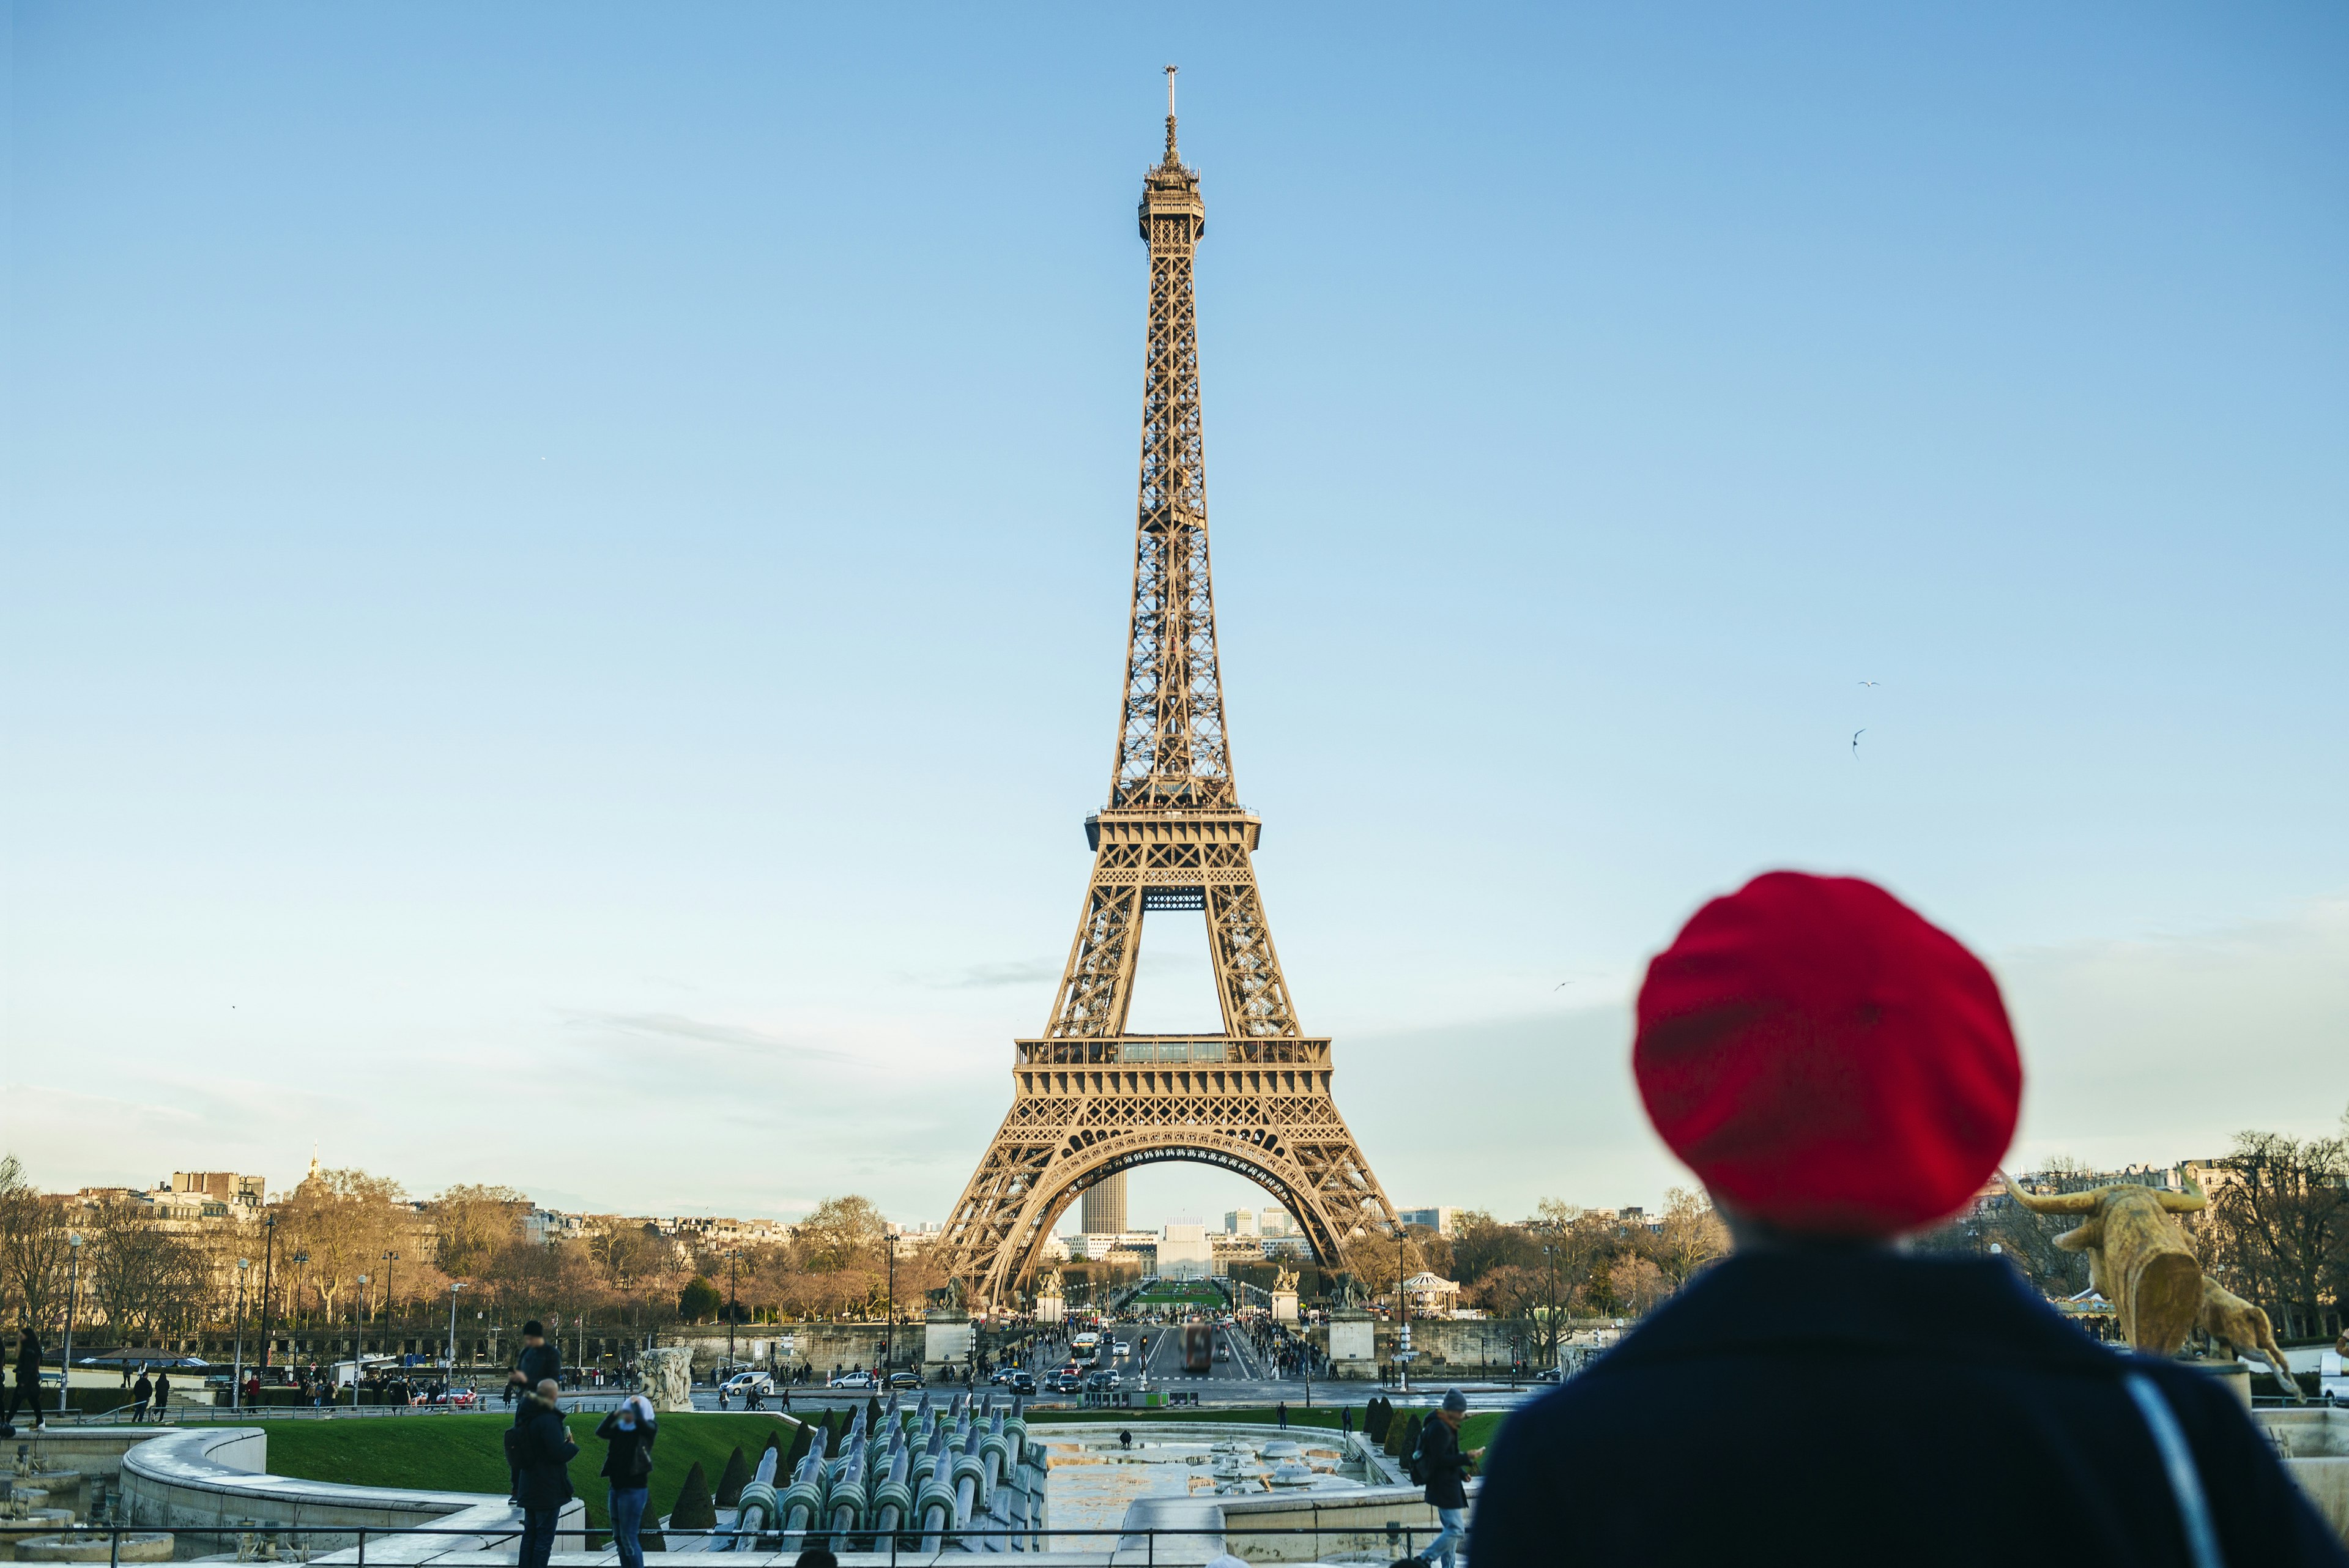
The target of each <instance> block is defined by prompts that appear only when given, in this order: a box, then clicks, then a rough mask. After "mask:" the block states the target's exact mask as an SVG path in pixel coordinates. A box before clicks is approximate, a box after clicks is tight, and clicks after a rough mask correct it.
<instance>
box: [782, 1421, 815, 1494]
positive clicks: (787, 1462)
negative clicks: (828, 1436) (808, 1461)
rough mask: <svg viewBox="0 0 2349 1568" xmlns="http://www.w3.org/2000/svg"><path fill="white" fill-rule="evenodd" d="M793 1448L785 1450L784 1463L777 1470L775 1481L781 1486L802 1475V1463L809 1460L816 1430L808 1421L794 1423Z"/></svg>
mask: <svg viewBox="0 0 2349 1568" xmlns="http://www.w3.org/2000/svg"><path fill="white" fill-rule="evenodd" d="M792 1427H793V1428H795V1429H794V1430H793V1431H792V1446H791V1447H790V1448H788V1449H784V1450H783V1462H782V1464H781V1466H780V1467H778V1468H777V1469H776V1472H775V1480H776V1481H777V1482H778V1483H779V1484H780V1483H781V1482H783V1481H785V1480H789V1479H790V1478H791V1477H792V1476H796V1475H798V1474H799V1473H800V1461H801V1460H802V1459H805V1458H807V1451H808V1445H809V1444H810V1443H812V1442H813V1441H814V1440H815V1428H814V1427H813V1426H812V1424H811V1423H809V1422H806V1421H794V1422H792Z"/></svg>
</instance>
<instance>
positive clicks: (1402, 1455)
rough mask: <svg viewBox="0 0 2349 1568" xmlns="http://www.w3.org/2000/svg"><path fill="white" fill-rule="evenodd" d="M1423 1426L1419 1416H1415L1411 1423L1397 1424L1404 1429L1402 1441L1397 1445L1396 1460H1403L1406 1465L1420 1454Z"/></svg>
mask: <svg viewBox="0 0 2349 1568" xmlns="http://www.w3.org/2000/svg"><path fill="white" fill-rule="evenodd" d="M1421 1424H1422V1423H1421V1420H1420V1417H1417V1416H1413V1417H1412V1418H1411V1419H1410V1420H1409V1421H1403V1422H1397V1423H1396V1425H1398V1426H1400V1427H1402V1442H1400V1443H1397V1444H1396V1445H1395V1450H1394V1454H1395V1458H1397V1459H1401V1460H1402V1461H1403V1462H1404V1463H1406V1464H1408V1463H1410V1462H1411V1456H1412V1455H1413V1454H1415V1453H1417V1452H1419V1428H1420V1426H1421Z"/></svg>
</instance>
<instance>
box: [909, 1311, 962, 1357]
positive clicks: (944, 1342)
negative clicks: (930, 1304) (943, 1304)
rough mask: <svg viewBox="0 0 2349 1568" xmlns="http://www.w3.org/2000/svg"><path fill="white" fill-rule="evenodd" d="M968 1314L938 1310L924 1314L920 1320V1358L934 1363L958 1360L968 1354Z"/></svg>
mask: <svg viewBox="0 0 2349 1568" xmlns="http://www.w3.org/2000/svg"><path fill="white" fill-rule="evenodd" d="M972 1343H973V1341H972V1338H971V1328H970V1314H968V1313H967V1312H950V1311H947V1310H946V1309H943V1308H941V1309H940V1310H938V1311H936V1312H933V1313H929V1314H925V1316H924V1318H923V1320H922V1359H923V1360H924V1361H926V1362H929V1363H931V1364H933V1365H936V1363H938V1362H941V1361H960V1360H962V1359H964V1358H965V1357H966V1356H968V1355H969V1354H970V1350H971V1345H972Z"/></svg>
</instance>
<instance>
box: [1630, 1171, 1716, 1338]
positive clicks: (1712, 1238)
mask: <svg viewBox="0 0 2349 1568" xmlns="http://www.w3.org/2000/svg"><path fill="white" fill-rule="evenodd" d="M1648 1255H1649V1256H1650V1257H1651V1259H1653V1260H1654V1262H1655V1265H1656V1268H1657V1270H1658V1272H1661V1274H1662V1276H1663V1280H1664V1284H1665V1288H1666V1289H1667V1291H1677V1290H1679V1289H1680V1288H1681V1287H1682V1285H1685V1284H1687V1283H1688V1282H1689V1281H1690V1280H1692V1279H1693V1278H1695V1277H1696V1274H1697V1272H1698V1271H1699V1270H1701V1269H1702V1268H1703V1267H1704V1266H1705V1265H1706V1264H1707V1263H1710V1262H1714V1261H1715V1260H1717V1259H1720V1258H1724V1257H1727V1256H1728V1255H1729V1227H1728V1226H1726V1225H1724V1224H1723V1223H1722V1221H1721V1216H1720V1215H1719V1214H1717V1213H1715V1212H1714V1211H1713V1202H1712V1200H1711V1199H1708V1198H1707V1197H1706V1196H1705V1195H1704V1194H1703V1193H1702V1192H1691V1191H1690V1190H1689V1189H1686V1188H1684V1187H1674V1188H1671V1189H1667V1190H1666V1191H1665V1193H1664V1218H1663V1223H1662V1224H1661V1226H1660V1227H1659V1228H1658V1229H1657V1231H1656V1234H1655V1237H1654V1239H1653V1241H1652V1242H1651V1245H1650V1246H1649V1248H1648ZM1618 1294H1620V1292H1618ZM1641 1310H1642V1311H1644V1310H1646V1309H1645V1308H1642V1309H1641Z"/></svg>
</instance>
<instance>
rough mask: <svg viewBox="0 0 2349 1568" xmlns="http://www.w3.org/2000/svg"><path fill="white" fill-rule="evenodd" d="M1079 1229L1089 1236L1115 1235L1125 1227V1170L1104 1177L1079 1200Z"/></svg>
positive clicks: (1087, 1189) (1086, 1190)
mask: <svg viewBox="0 0 2349 1568" xmlns="http://www.w3.org/2000/svg"><path fill="white" fill-rule="evenodd" d="M1077 1203H1078V1210H1077V1212H1078V1220H1077V1229H1079V1230H1080V1231H1083V1232H1084V1233H1085V1234H1086V1235H1088V1236H1102V1235H1115V1234H1116V1233H1117V1232H1119V1231H1123V1230H1124V1229H1125V1172H1123V1171H1122V1170H1121V1171H1119V1172H1118V1173H1117V1174H1116V1175H1115V1176H1110V1177H1104V1178H1102V1179H1101V1180H1099V1181H1097V1182H1095V1183H1093V1184H1092V1186H1091V1187H1088V1188H1086V1189H1085V1195H1084V1196H1083V1197H1082V1198H1081V1199H1078V1200H1077Z"/></svg>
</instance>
